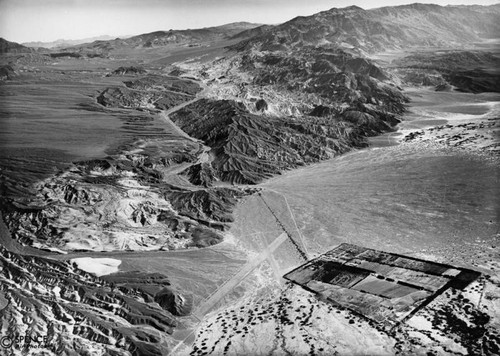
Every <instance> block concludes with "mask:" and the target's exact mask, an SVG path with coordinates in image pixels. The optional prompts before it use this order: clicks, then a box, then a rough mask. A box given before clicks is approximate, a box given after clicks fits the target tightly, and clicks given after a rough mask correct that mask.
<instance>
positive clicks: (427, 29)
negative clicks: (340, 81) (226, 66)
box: [233, 4, 500, 53]
mask: <svg viewBox="0 0 500 356" xmlns="http://www.w3.org/2000/svg"><path fill="white" fill-rule="evenodd" d="M498 36H500V4H497V5H491V6H475V5H473V6H445V7H443V6H439V5H429V4H411V5H403V6H395V7H382V8H377V9H370V10H363V9H362V8H360V7H357V6H351V7H346V8H341V9H339V8H333V9H330V10H327V11H323V12H319V13H317V14H314V15H311V16H307V17H304V16H299V17H296V18H294V19H292V20H290V21H288V22H285V23H283V24H281V25H278V26H275V27H273V28H270V29H267V30H266V31H263V33H261V34H258V35H257V36H255V37H252V38H250V39H247V40H245V41H243V42H241V43H239V44H238V45H236V46H234V47H233V48H235V49H240V50H242V49H249V48H255V49H258V50H271V51H273V50H289V49H291V48H295V47H302V46H340V47H342V48H356V49H359V50H362V51H365V52H368V53H370V52H378V51H383V50H387V49H402V48H408V47H418V46H424V47H428V46H433V47H439V46H445V47H448V46H456V45H463V44H466V43H472V42H476V41H479V40H481V38H482V37H498Z"/></svg>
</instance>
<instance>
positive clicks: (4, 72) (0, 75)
mask: <svg viewBox="0 0 500 356" xmlns="http://www.w3.org/2000/svg"><path fill="white" fill-rule="evenodd" d="M16 75H17V73H16V72H15V70H14V68H13V67H12V66H10V65H3V66H0V81H3V80H10V79H12V78H14V77H15V76H16Z"/></svg>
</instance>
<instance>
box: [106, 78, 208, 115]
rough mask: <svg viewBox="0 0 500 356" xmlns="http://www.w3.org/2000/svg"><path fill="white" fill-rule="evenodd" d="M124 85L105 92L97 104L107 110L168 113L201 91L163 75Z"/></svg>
mask: <svg viewBox="0 0 500 356" xmlns="http://www.w3.org/2000/svg"><path fill="white" fill-rule="evenodd" d="M124 84H125V86H126V87H111V88H107V89H105V90H104V91H103V92H102V93H100V94H99V96H98V97H97V102H98V103H99V104H101V105H104V106H108V107H117V108H129V109H159V110H168V109H170V108H173V107H175V106H177V105H179V104H182V103H184V102H186V101H189V100H192V99H193V98H194V95H195V94H196V93H198V92H199V91H200V90H201V88H200V86H199V85H198V84H196V83H194V82H191V81H188V80H183V79H179V78H175V77H164V76H147V77H143V78H140V79H137V80H133V81H127V82H125V83H124Z"/></svg>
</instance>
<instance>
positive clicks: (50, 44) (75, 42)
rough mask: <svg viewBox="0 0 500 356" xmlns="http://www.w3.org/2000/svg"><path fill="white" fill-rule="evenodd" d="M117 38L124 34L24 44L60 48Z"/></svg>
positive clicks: (35, 46)
mask: <svg viewBox="0 0 500 356" xmlns="http://www.w3.org/2000/svg"><path fill="white" fill-rule="evenodd" d="M115 38H124V37H123V36H114V37H113V36H108V35H103V36H96V37H90V38H82V39H77V40H67V39H59V40H56V41H50V42H42V41H33V42H23V43H22V45H23V46H26V47H32V48H49V49H50V48H58V47H69V46H75V45H79V44H83V43H89V42H94V41H109V40H112V39H115Z"/></svg>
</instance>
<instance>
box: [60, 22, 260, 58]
mask: <svg viewBox="0 0 500 356" xmlns="http://www.w3.org/2000/svg"><path fill="white" fill-rule="evenodd" d="M259 26H262V25H261V24H254V23H249V22H234V23H229V24H225V25H221V26H215V27H205V28H199V29H187V30H168V31H154V32H150V33H144V34H140V35H137V36H132V37H129V38H124V39H120V38H117V39H114V40H111V41H94V42H92V43H88V44H84V45H76V46H74V47H78V48H80V49H82V48H85V49H87V50H98V51H108V50H112V49H116V48H126V47H128V48H155V47H164V46H167V45H186V46H197V45H199V44H200V43H204V42H211V41H220V40H225V39H229V38H230V37H232V36H234V35H236V34H238V33H240V32H242V31H247V30H251V29H253V28H256V27H259ZM69 48H71V47H69Z"/></svg>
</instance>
